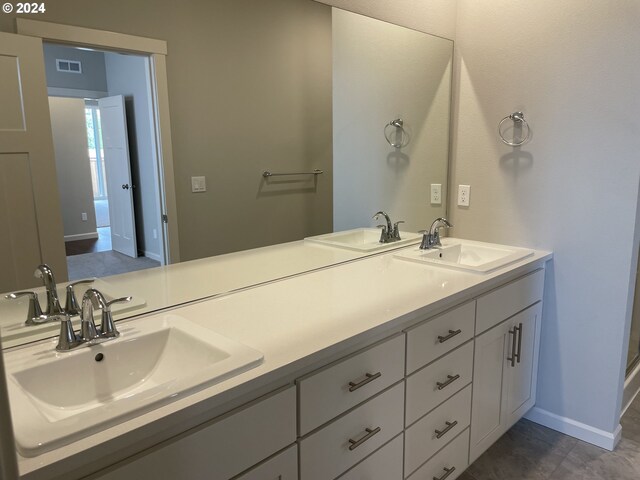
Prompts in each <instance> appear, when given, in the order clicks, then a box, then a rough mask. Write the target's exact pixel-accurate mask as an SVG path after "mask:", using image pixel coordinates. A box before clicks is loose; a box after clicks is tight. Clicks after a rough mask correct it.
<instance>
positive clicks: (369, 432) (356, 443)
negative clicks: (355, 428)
mask: <svg viewBox="0 0 640 480" xmlns="http://www.w3.org/2000/svg"><path fill="white" fill-rule="evenodd" d="M364 430H365V432H367V433H366V434H365V435H364V436H363V437H362V438H361V439H360V440H353V439H352V438H350V439H349V443H350V444H351V445H349V450H355V449H356V448H358V447H359V446H360V445H362V444H363V443H364V442H366V441H367V440H369V439H370V438H371V437H373V436H374V435H375V434H377V433H379V432H380V430H382V429H381V428H380V427H376V428H374V429H373V430H372V429H371V428H365V429H364Z"/></svg>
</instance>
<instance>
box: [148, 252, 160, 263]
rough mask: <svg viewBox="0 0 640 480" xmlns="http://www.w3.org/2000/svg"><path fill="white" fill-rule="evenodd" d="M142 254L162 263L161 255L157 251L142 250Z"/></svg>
mask: <svg viewBox="0 0 640 480" xmlns="http://www.w3.org/2000/svg"><path fill="white" fill-rule="evenodd" d="M144 256H145V257H147V258H150V259H151V260H155V261H156V262H160V263H162V257H161V256H160V255H158V254H157V253H153V252H147V251H146V250H145V251H144Z"/></svg>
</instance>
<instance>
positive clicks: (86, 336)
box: [80, 288, 107, 343]
mask: <svg viewBox="0 0 640 480" xmlns="http://www.w3.org/2000/svg"><path fill="white" fill-rule="evenodd" d="M94 308H102V309H105V308H107V302H106V301H105V299H104V295H102V293H100V292H99V291H98V290H96V289H95V288H90V289H88V290H87V291H86V292H85V293H84V296H83V297H82V307H81V309H80V340H81V341H83V342H86V343H98V342H97V340H98V339H99V338H100V333H99V332H98V329H97V328H96V322H95V320H94V318H93V310H94Z"/></svg>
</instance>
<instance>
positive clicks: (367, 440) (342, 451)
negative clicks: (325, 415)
mask: <svg viewBox="0 0 640 480" xmlns="http://www.w3.org/2000/svg"><path fill="white" fill-rule="evenodd" d="M403 405H404V382H400V383H398V384H397V385H396V386H394V387H392V388H390V389H389V390H387V391H385V392H383V393H381V394H380V395H378V396H377V397H375V398H372V399H371V400H369V401H368V402H367V403H365V404H363V405H360V406H359V407H358V408H356V409H355V410H353V411H352V412H349V413H348V414H346V415H344V416H343V417H341V418H339V419H337V420H335V421H334V422H333V423H330V424H329V425H327V426H326V427H324V428H322V429H321V430H318V431H317V432H315V433H314V434H312V435H311V436H309V437H307V438H305V439H304V440H302V442H300V478H301V479H302V480H326V479H327V478H335V477H337V476H338V475H340V474H341V473H342V472H344V471H346V470H347V469H348V468H350V467H351V466H353V465H355V464H356V463H358V462H359V461H360V460H362V459H363V458H365V457H366V456H367V455H369V454H370V453H372V452H373V451H375V450H376V449H378V448H379V447H380V446H381V445H384V444H385V443H386V442H388V441H389V440H391V439H392V438H393V437H395V436H396V435H397V434H399V433H400V432H401V431H402V417H403ZM367 429H368V430H367ZM378 429H379V430H378ZM374 432H377V433H374ZM354 442H357V443H354Z"/></svg>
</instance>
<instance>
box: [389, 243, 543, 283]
mask: <svg viewBox="0 0 640 480" xmlns="http://www.w3.org/2000/svg"><path fill="white" fill-rule="evenodd" d="M531 255H533V250H529V249H526V248H517V247H510V246H507V245H498V244H495V243H484V242H474V241H471V240H461V239H458V238H443V239H442V247H439V248H432V249H429V250H421V249H420V248H411V249H406V250H403V251H401V252H398V253H396V254H395V257H396V258H398V259H401V260H408V261H410V262H417V263H423V264H426V265H434V266H437V267H444V268H452V269H455V270H464V271H467V272H475V273H483V274H484V273H490V272H492V271H494V270H497V269H499V268H502V267H505V266H507V265H509V264H511V263H514V262H517V261H518V260H522V259H523V258H526V257H529V256H531Z"/></svg>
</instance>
